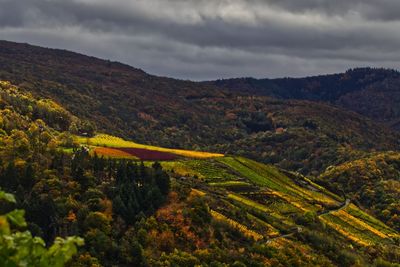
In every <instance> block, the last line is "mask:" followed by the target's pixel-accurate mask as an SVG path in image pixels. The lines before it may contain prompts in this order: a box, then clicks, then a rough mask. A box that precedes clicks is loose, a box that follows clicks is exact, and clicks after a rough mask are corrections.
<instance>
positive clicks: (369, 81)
mask: <svg viewBox="0 0 400 267" xmlns="http://www.w3.org/2000/svg"><path fill="white" fill-rule="evenodd" d="M206 83H208V84H213V85H216V86H218V87H220V88H224V89H228V90H231V91H234V92H240V93H246V94H252V95H258V96H272V97H275V98H281V99H301V100H312V101H323V102H328V103H330V104H334V105H337V106H339V107H343V108H346V109H349V110H352V111H355V112H357V113H359V114H361V115H364V116H367V117H369V118H371V119H373V120H375V121H377V122H383V123H386V124H387V125H389V126H390V127H392V128H394V129H397V130H399V129H400V72H399V71H396V70H392V69H383V68H355V69H350V70H348V71H346V72H345V73H339V74H330V75H320V76H312V77H305V78H279V79H254V78H236V79H224V80H216V81H212V82H206Z"/></svg>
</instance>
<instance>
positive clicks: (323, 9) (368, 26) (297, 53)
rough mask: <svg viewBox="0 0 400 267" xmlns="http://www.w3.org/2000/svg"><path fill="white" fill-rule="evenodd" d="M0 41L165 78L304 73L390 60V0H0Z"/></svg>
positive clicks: (393, 59)
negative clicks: (111, 62) (62, 50)
mask: <svg viewBox="0 0 400 267" xmlns="http://www.w3.org/2000/svg"><path fill="white" fill-rule="evenodd" d="M0 5H1V7H2V8H1V9H0V39H8V40H15V41H22V42H30V43H34V44H38V45H44V46H50V47H59V48H66V49H72V50H75V51H79V52H82V53H86V54H90V55H94V56H99V57H103V58H110V59H113V60H119V61H122V62H125V63H128V64H131V65H133V66H135V67H140V68H143V69H144V70H146V71H148V72H150V73H154V74H159V75H166V76H173V77H178V78H189V79H214V78H222V77H234V76H256V77H266V76H268V77H275V76H303V75H309V74H317V73H327V72H336V71H343V70H345V69H347V68H349V67H356V66H366V65H369V66H383V67H392V68H398V66H399V63H400V53H398V49H399V48H400V14H399V13H398V12H397V11H398V10H400V1H398V0H380V1H375V0H364V1H362V0H336V1H331V0H292V1H290V0H247V1H246V0H214V1H212V0H131V1H128V0H113V1H109V0H108V1H106V0H0Z"/></svg>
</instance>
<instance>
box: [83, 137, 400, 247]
mask: <svg viewBox="0 0 400 267" xmlns="http://www.w3.org/2000/svg"><path fill="white" fill-rule="evenodd" d="M78 141H79V142H80V143H81V144H84V145H87V146H89V148H90V149H91V150H92V151H93V152H95V153H97V154H98V155H101V156H110V157H114V158H115V157H117V158H130V159H140V160H144V161H147V162H145V164H152V162H153V161H156V160H157V161H162V162H161V164H162V166H163V168H164V169H166V170H168V171H169V172H170V173H171V174H172V175H173V176H175V177H176V178H177V179H176V181H177V182H178V183H183V184H186V185H188V186H190V187H192V188H197V189H193V190H194V191H195V192H201V195H205V196H206V197H207V199H208V204H209V206H210V207H211V210H210V213H211V215H212V217H213V218H214V219H215V220H217V221H220V222H223V223H226V224H227V225H229V226H230V227H232V228H233V229H236V230H238V231H239V232H241V234H242V235H243V236H244V237H245V238H250V239H253V240H256V241H258V242H268V243H270V241H275V240H277V239H279V238H284V239H287V238H289V239H290V238H295V237H294V235H296V234H297V233H299V232H300V231H301V230H302V229H303V228H304V227H306V228H307V226H304V225H301V226H300V225H299V221H302V220H304V218H308V217H311V218H313V220H318V221H320V222H321V223H323V224H324V225H325V226H326V227H328V228H329V229H331V230H332V231H333V232H336V233H337V234H339V235H341V236H342V237H343V238H344V239H346V240H348V241H350V242H351V243H353V244H354V245H356V246H361V247H366V246H371V245H376V244H379V243H382V244H391V243H393V239H396V238H399V237H400V236H399V234H398V233H397V232H396V231H394V230H393V229H391V228H389V227H388V226H386V225H385V224H383V223H382V222H380V221H379V220H377V219H375V218H374V217H372V216H370V215H368V214H367V213H365V212H363V211H362V210H360V209H359V208H358V207H357V206H356V205H354V204H351V203H350V201H349V200H346V199H345V198H344V197H341V196H338V195H335V194H333V193H332V192H329V191H328V190H326V189H325V188H323V187H321V186H319V185H318V184H315V183H313V182H312V181H310V180H309V179H307V178H306V177H304V176H302V175H299V174H296V173H291V172H287V171H282V170H279V169H277V168H275V167H273V166H269V165H265V164H261V163H258V162H256V161H253V160H250V159H247V158H243V157H229V156H225V157H224V156H223V155H221V154H214V153H208V152H197V151H187V150H176V149H167V148H160V147H154V146H146V145H140V144H136V143H134V142H130V141H125V140H123V139H120V138H117V137H113V136H108V135H98V136H95V137H94V138H83V137H80V138H78ZM199 194H200V193H199ZM238 214H241V215H240V218H238Z"/></svg>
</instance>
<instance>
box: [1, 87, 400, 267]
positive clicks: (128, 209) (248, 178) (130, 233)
mask: <svg viewBox="0 0 400 267" xmlns="http://www.w3.org/2000/svg"><path fill="white" fill-rule="evenodd" d="M0 96H1V98H0V114H1V117H0V118H1V123H0V128H1V129H0V132H1V135H0V144H1V146H0V162H1V164H0V173H1V176H0V186H1V187H2V188H3V189H4V190H7V191H8V192H12V193H14V194H15V195H16V199H17V207H18V208H23V209H25V210H26V217H27V221H28V228H29V230H30V231H31V232H32V233H33V234H34V235H37V236H42V237H43V238H44V239H46V241H47V242H49V243H51V242H52V241H53V240H54V237H55V236H62V237H65V236H68V235H78V236H82V237H83V238H84V239H85V246H83V247H81V248H80V249H79V255H78V256H77V257H75V258H73V259H72V262H70V264H71V265H72V266H102V265H103V266H111V265H119V266H196V265H203V266H205V265H209V266H224V265H232V266H243V265H246V266H288V265H294V266H310V265H315V266H318V265H320V266H353V265H355V264H358V265H361V266H369V265H378V264H381V265H382V264H386V265H390V264H391V263H395V262H396V261H397V259H398V258H399V257H400V252H399V248H398V238H399V234H398V232H396V231H395V230H393V229H392V228H390V227H389V226H387V225H385V224H384V223H382V222H381V221H379V220H377V219H375V218H374V217H373V216H371V215H369V214H367V213H365V212H363V211H362V210H361V209H360V208H358V207H357V206H356V205H355V204H354V203H352V202H351V201H350V200H348V199H345V198H344V197H341V196H338V195H336V194H334V193H332V192H330V191H328V190H327V189H325V188H323V187H321V186H320V185H318V184H315V183H313V182H312V181H311V180H309V179H307V178H306V177H304V176H302V175H300V174H297V173H292V172H288V171H284V170H281V169H278V168H276V167H273V166H271V165H265V164H262V163H258V162H256V161H253V160H250V159H247V158H243V157H236V156H223V155H220V154H213V153H204V152H198V151H182V150H175V149H174V150H171V149H166V148H161V147H155V146H145V145H140V144H137V143H134V142H130V141H125V140H122V139H119V138H116V137H112V136H106V135H100V136H99V135H98V136H95V137H93V138H91V137H89V136H88V131H87V130H88V129H86V128H85V127H87V125H86V124H85V123H84V122H83V121H82V120H80V119H79V118H78V117H76V116H74V115H73V114H72V113H71V112H69V111H67V110H66V109H64V108H63V107H62V106H60V105H58V104H57V103H55V102H54V101H52V100H50V99H40V98H35V97H33V96H32V95H31V94H29V93H27V92H25V91H24V90H21V89H20V88H18V87H15V86H13V85H11V84H10V83H8V82H0ZM71 125H74V127H71ZM65 129H73V130H74V131H77V133H82V134H83V133H84V134H86V136H79V137H78V136H76V134H77V133H74V132H70V131H69V130H65ZM99 148H103V149H104V150H100V151H103V152H110V151H111V152H112V153H109V154H107V153H103V154H102V156H103V157H99V155H97V152H96V151H97V149H99ZM135 148H137V149H142V150H139V151H140V152H141V153H138V151H137V150H134V151H133V152H132V150H125V149H135ZM116 151H117V152H118V153H121V152H120V151H122V152H126V153H128V154H129V155H130V156H132V157H130V158H127V157H126V155H125V154H124V155H122V156H121V154H118V153H114V152H116ZM149 151H153V152H158V153H157V154H152V155H153V156H154V157H153V158H152V159H153V160H161V163H155V162H154V161H145V162H143V164H142V163H139V162H138V160H137V157H138V158H140V157H141V156H142V155H143V154H145V153H144V152H146V153H148V152H149ZM130 153H133V154H130ZM134 153H138V154H134ZM163 153H168V155H175V156H176V158H174V159H173V160H171V159H166V158H164V156H165V154H163ZM146 155H148V154H146ZM0 204H1V205H0V214H3V211H4V210H8V209H9V208H10V207H9V206H7V205H3V203H0Z"/></svg>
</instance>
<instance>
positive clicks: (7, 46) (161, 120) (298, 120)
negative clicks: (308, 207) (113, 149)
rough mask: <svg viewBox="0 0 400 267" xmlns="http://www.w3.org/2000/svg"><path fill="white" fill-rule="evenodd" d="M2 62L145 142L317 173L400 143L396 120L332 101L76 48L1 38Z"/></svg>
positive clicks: (10, 74) (85, 114) (76, 108)
mask: <svg viewBox="0 0 400 267" xmlns="http://www.w3.org/2000/svg"><path fill="white" fill-rule="evenodd" d="M0 65H1V69H0V79H5V80H10V81H12V82H13V83H15V84H17V85H19V86H20V87H21V88H24V89H26V90H27V91H29V92H31V93H32V94H34V95H36V96H40V97H46V98H51V99H53V100H56V101H57V102H58V103H60V104H62V105H63V106H64V107H66V108H67V109H68V110H70V111H71V112H73V113H74V114H75V115H76V116H78V117H80V118H82V119H85V120H86V121H88V122H90V123H91V124H93V125H95V126H97V129H98V130H99V131H104V132H107V133H110V134H115V135H118V136H122V137H126V138H129V139H133V140H136V141H138V142H141V143H147V144H152V145H159V146H165V147H170V148H187V149H195V150H199V149H202V150H208V151H215V152H220V153H225V154H235V155H243V156H247V157H251V158H253V159H255V160H258V161H262V162H265V163H274V164H278V165H279V166H281V167H284V168H286V169H290V170H296V171H300V172H302V173H303V174H312V175H318V174H319V173H321V172H323V171H324V170H325V168H326V167H327V166H329V165H333V164H337V163H343V162H344V161H346V160H350V159H355V156H357V155H360V154H363V153H368V152H370V151H372V150H388V149H397V148H398V146H399V142H398V134H397V133H394V132H392V131H391V130H390V129H389V128H386V127H385V126H382V125H380V124H376V123H375V122H373V121H371V120H368V119H366V118H364V117H362V116H359V115H357V114H356V113H353V112H349V111H345V110H342V109H339V108H335V107H332V106H330V105H328V104H321V103H316V102H311V101H292V100H289V101H288V100H276V99H273V98H270V97H264V96H249V95H248V94H247V95H246V94H245V95H243V92H239V93H237V92H232V91H231V90H221V89H220V88H218V87H216V86H214V85H209V84H203V83H195V82H189V81H180V80H175V79H169V78H162V77H155V76H152V75H149V74H146V73H145V72H143V71H141V70H138V69H135V68H132V67H129V66H127V65H123V64H120V63H116V62H110V61H105V60H100V59H96V58H92V57H87V56H84V55H80V54H76V53H72V52H68V51H63V50H54V49H46V48H40V47H35V46H30V45H25V44H17V43H11V42H0ZM378 73H379V72H378ZM382 73H383V74H380V75H378V76H377V78H376V79H375V80H379V79H382V78H381V77H382V76H385V75H386V72H382ZM393 75H394V74H393ZM339 76H340V75H339ZM333 77H336V76H333ZM357 77H358V76H357ZM321 79H322V78H321ZM335 79H336V80H338V78H335ZM372 80H374V79H372ZM375 80H374V81H375ZM368 82H369V80H368V79H366V81H364V82H363V83H362V85H363V86H364V85H366V84H367V83H368ZM239 84H240V83H239ZM331 84H334V83H331V82H330V80H327V81H326V82H325V83H323V85H324V86H325V85H331ZM348 84H350V85H351V84H354V83H353V82H347V83H344V85H346V86H348ZM338 85H341V84H338ZM238 88H239V87H238ZM240 88H242V87H240ZM295 88H296V87H295ZM324 88H325V87H324ZM333 88H334V87H332V86H330V87H329V90H331V89H332V90H333ZM335 88H336V87H335ZM338 88H339V87H338ZM340 88H341V87H340ZM340 88H339V89H340ZM345 88H347V87H345ZM339 89H338V90H339ZM343 90H344V89H343ZM346 90H347V89H346ZM85 124H87V123H85ZM86 126H87V127H86V128H88V127H89V126H90V125H86Z"/></svg>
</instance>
